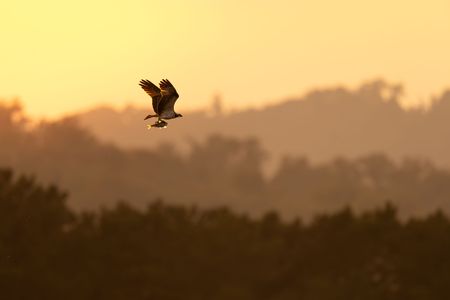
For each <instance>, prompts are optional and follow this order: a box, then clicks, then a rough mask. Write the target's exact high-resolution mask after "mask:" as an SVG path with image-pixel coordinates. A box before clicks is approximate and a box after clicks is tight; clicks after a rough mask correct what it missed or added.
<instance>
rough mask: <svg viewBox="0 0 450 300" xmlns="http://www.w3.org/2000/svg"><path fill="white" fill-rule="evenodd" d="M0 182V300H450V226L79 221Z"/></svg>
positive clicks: (129, 212)
mask: <svg viewBox="0 0 450 300" xmlns="http://www.w3.org/2000/svg"><path fill="white" fill-rule="evenodd" d="M64 203H65V195H64V193H62V192H60V191H59V190H58V189H57V188H55V187H41V186H39V185H37V184H36V183H35V182H34V180H32V179H30V178H26V177H21V178H18V179H15V178H13V176H12V174H11V172H9V171H1V172H0V291H1V298H2V299H9V300H14V299H38V300H39V299H46V300H52V299H66V300H70V299H74V300H75V299H77V300H78V299H87V300H89V299H96V300H97V299H110V300H114V299H135V300H139V299H161V300H164V299H167V300H169V299H183V300H186V299H193V300H194V299H195V300H198V299H236V300H239V299H255V300H256V299H257V300H260V299H271V300H272V299H273V300H290V299H305V300H308V299H311V300H313V299H314V300H322V299H323V300H325V299H330V300H331V299H333V300H335V299H342V300H348V299H368V300H371V299H409V300H415V299H449V298H450V289H448V286H449V284H450V221H449V219H448V218H447V217H446V216H445V215H444V214H442V213H439V212H437V213H434V214H432V215H430V216H428V217H425V218H421V219H412V220H410V221H408V222H405V223H401V222H399V221H398V219H397V215H396V209H395V208H394V207H393V206H391V205H386V206H385V207H383V208H380V209H376V210H373V211H371V212H368V213H364V214H358V215H356V214H354V213H353V212H352V210H350V209H343V210H341V211H338V212H335V213H333V214H326V215H322V216H319V217H316V218H315V219H314V220H313V221H312V222H311V223H308V224H304V223H302V222H301V221H300V220H295V221H292V222H289V223H286V222H283V221H281V220H280V218H279V216H278V215H277V214H276V213H273V212H272V213H268V214H266V215H264V216H263V217H261V218H258V219H253V218H249V217H247V216H245V215H241V214H236V213H234V212H232V211H230V210H228V209H226V208H221V209H210V210H199V209H196V208H195V207H186V206H178V205H166V204H163V203H161V202H153V203H151V204H150V205H149V206H148V207H147V208H146V209H145V210H137V209H134V208H132V207H130V206H129V205H127V204H125V203H119V204H118V205H116V206H115V207H114V208H109V209H103V210H101V211H100V212H95V213H87V212H84V213H72V212H71V211H69V210H68V209H67V207H66V206H65V204H64Z"/></svg>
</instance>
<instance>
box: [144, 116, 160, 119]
mask: <svg viewBox="0 0 450 300" xmlns="http://www.w3.org/2000/svg"><path fill="white" fill-rule="evenodd" d="M157 116H158V115H148V116H146V117H145V119H144V120H147V119H150V118H153V117H157Z"/></svg>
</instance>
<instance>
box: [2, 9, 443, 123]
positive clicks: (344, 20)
mask: <svg viewBox="0 0 450 300" xmlns="http://www.w3.org/2000/svg"><path fill="white" fill-rule="evenodd" d="M449 16H450V1H449V0H427V1H421V0H413V1H411V0H408V1H406V0H396V1H392V0H376V1H364V0H340V1H334V0H328V1H325V0H297V1H288V0H277V1H264V0H239V1H238V0H226V1H225V0H224V1H213V0H209V1H207V0H189V1H187V0H185V1H167V0H156V1H148V0H147V1H139V0H127V1H113V0H109V1H103V0H98V1H87V0H78V1H61V0H58V1H56V0H40V1H34V0H33V1H31V0H28V1H24V0H13V1H7V0H6V1H5V0H2V1H1V2H0V38H1V40H0V97H3V98H11V97H13V96H17V97H19V98H20V99H21V100H22V102H23V103H24V105H25V108H26V111H27V112H29V113H31V114H32V115H36V116H53V117H54V116H56V115H60V114H62V113H65V112H69V111H73V110H79V109H85V108H87V107H90V106H93V105H96V104H100V103H101V104H111V105H115V106H122V105H125V104H127V103H136V104H148V101H149V100H148V99H147V97H146V95H145V94H144V92H143V91H142V90H140V88H139V87H138V85H137V83H138V81H139V79H141V78H148V79H150V80H153V81H159V79H160V78H163V77H164V78H169V79H170V80H171V81H172V82H173V83H174V84H175V86H176V87H177V89H178V91H179V93H180V94H181V98H180V102H179V107H178V110H179V111H181V112H182V111H183V110H190V109H193V108H198V107H202V106H205V105H209V102H210V101H211V98H212V96H213V95H214V94H215V93H221V94H222V96H223V99H224V101H225V104H226V106H227V107H229V108H242V107H248V106H261V105H263V104H265V103H273V102H275V101H278V100H283V99H286V98H288V97H291V96H299V95H302V94H303V93H304V92H306V91H308V90H310V89H311V88H315V87H327V86H334V85H336V84H345V85H347V86H350V87H352V86H355V85H357V84H359V83H361V82H362V81H366V80H368V79H373V78H377V77H383V78H386V79H387V80H389V81H392V82H402V83H404V84H405V86H406V89H407V91H408V99H409V100H411V101H420V100H421V99H426V98H429V96H430V95H432V94H439V93H440V92H442V90H443V89H444V88H447V87H450V54H449V53H450V17H449Z"/></svg>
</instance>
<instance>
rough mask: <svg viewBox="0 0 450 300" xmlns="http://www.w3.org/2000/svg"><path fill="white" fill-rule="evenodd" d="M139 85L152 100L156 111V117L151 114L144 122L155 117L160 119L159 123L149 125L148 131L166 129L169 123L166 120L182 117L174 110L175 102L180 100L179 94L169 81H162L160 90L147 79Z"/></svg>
mask: <svg viewBox="0 0 450 300" xmlns="http://www.w3.org/2000/svg"><path fill="white" fill-rule="evenodd" d="M139 85H140V86H141V88H143V89H144V91H145V92H146V93H147V94H148V95H149V96H150V97H151V98H152V106H153V110H154V111H155V114H154V115H152V114H150V115H148V116H146V117H145V119H144V120H147V119H150V118H153V117H157V118H158V121H156V123H155V124H153V125H147V126H148V129H150V128H152V127H157V128H166V127H167V124H168V123H167V122H166V121H165V120H169V119H175V118H178V117H182V115H181V114H179V113H176V112H175V110H174V106H175V102H176V101H177V99H178V93H177V91H176V90H175V88H174V86H173V85H172V83H170V81H169V80H167V79H163V80H161V82H160V83H159V88H158V87H157V86H156V85H154V84H153V83H151V82H150V81H149V80H147V79H142V80H141V81H140V82H139Z"/></svg>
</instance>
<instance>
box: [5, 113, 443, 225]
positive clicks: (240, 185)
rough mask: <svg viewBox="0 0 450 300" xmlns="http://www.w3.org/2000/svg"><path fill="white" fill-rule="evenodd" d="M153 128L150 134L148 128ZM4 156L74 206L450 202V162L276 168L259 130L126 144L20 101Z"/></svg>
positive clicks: (305, 210)
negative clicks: (448, 166)
mask: <svg viewBox="0 0 450 300" xmlns="http://www.w3.org/2000/svg"><path fill="white" fill-rule="evenodd" d="M144 134H145V135H144V137H145V138H149V139H150V138H151V136H148V135H146V134H147V132H144ZM0 141H1V147H0V166H6V167H11V168H14V169H16V170H18V171H19V172H21V173H25V174H36V175H37V176H38V177H39V178H41V180H43V182H48V183H56V184H58V185H59V186H61V187H63V188H64V189H67V190H69V191H70V193H71V197H70V199H69V204H70V206H71V207H72V208H77V209H80V208H97V207H99V206H101V205H112V204H113V203H114V202H117V201H118V200H120V199H126V200H127V201H128V202H129V203H132V204H133V205H135V206H137V207H141V208H143V207H144V206H145V203H147V202H148V201H152V200H154V199H157V198H163V199H164V200H165V201H167V202H168V203H178V204H188V205H190V204H196V205H198V206H200V207H202V208H210V207H217V206H222V205H227V206H229V207H231V208H233V209H235V210H237V211H240V212H248V213H251V214H253V215H260V214H262V213H264V212H266V211H268V210H276V211H278V212H279V213H280V214H281V216H283V217H288V218H292V217H296V216H302V217H304V218H309V217H311V216H312V215H314V214H315V213H317V212H327V211H328V212H330V211H334V210H336V209H339V208H341V207H343V206H346V205H348V206H350V207H352V208H353V209H355V210H356V211H362V210H367V209H371V208H374V207H377V206H379V205H380V204H381V203H384V202H385V201H387V200H390V201H392V202H393V203H394V204H395V205H396V206H397V207H398V208H399V212H400V215H401V216H413V215H424V214H428V213H430V212H432V211H434V210H436V209H438V208H442V209H443V210H444V211H449V210H450V202H449V199H448V195H450V172H449V171H447V170H444V169H439V168H436V167H435V166H434V165H433V164H431V163H428V162H427V161H424V160H418V159H404V160H403V161H402V162H394V161H392V160H391V159H390V158H388V157H387V156H386V155H384V154H372V155H366V156H362V157H359V158H356V159H351V160H350V159H344V158H337V159H334V160H330V161H328V162H326V163H322V164H313V163H311V162H310V161H309V160H308V159H307V158H304V157H299V156H291V157H285V158H284V159H283V160H282V161H281V163H280V165H279V166H278V167H277V169H276V171H275V172H274V174H273V175H272V176H270V177H269V178H267V177H265V176H264V175H263V172H262V169H263V166H264V163H265V161H266V158H267V152H266V151H265V150H264V149H263V148H262V146H261V145H260V142H259V140H257V139H254V138H234V137H226V136H222V135H211V136H210V137H209V138H207V139H206V140H205V141H203V142H192V143H191V144H190V151H188V153H187V154H183V155H182V154H180V153H178V151H177V149H176V148H175V147H174V146H172V145H170V144H161V145H159V146H157V147H156V148H155V149H151V150H149V149H147V150H145V149H141V150H124V149H121V148H118V147H116V146H115V145H112V144H106V143H104V142H100V141H99V140H98V139H97V138H96V137H95V136H94V135H92V134H91V133H90V132H89V131H87V130H86V129H83V128H82V127H80V126H79V125H78V122H77V120H76V119H74V118H67V119H63V120H59V121H55V122H41V123H39V124H37V125H36V126H34V127H32V128H29V126H28V123H27V122H26V119H25V117H24V116H23V113H22V111H21V109H20V107H19V106H17V105H1V106H0Z"/></svg>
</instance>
